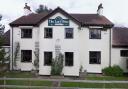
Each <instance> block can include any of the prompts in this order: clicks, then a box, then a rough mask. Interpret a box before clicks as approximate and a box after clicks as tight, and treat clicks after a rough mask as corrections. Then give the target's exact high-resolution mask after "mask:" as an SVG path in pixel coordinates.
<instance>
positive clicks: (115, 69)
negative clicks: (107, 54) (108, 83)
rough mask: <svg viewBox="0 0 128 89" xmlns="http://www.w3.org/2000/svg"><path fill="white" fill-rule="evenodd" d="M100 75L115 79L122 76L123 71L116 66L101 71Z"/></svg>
mask: <svg viewBox="0 0 128 89" xmlns="http://www.w3.org/2000/svg"><path fill="white" fill-rule="evenodd" d="M102 73H103V74H104V75H107V76H115V77H117V76H122V75H123V70H122V69H121V68H120V67H119V66H118V65H114V66H112V67H106V68H104V69H102Z"/></svg>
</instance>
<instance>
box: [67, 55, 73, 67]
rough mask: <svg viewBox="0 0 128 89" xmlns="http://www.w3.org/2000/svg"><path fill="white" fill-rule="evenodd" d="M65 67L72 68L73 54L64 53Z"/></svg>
mask: <svg viewBox="0 0 128 89" xmlns="http://www.w3.org/2000/svg"><path fill="white" fill-rule="evenodd" d="M65 66H73V52H65Z"/></svg>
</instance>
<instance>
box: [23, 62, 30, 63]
mask: <svg viewBox="0 0 128 89" xmlns="http://www.w3.org/2000/svg"><path fill="white" fill-rule="evenodd" d="M21 63H32V62H21Z"/></svg>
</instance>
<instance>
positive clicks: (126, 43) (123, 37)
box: [112, 27, 128, 47]
mask: <svg viewBox="0 0 128 89" xmlns="http://www.w3.org/2000/svg"><path fill="white" fill-rule="evenodd" d="M112 33H113V35H112V37H113V38H112V45H113V47H128V28H126V27H114V28H113V30H112Z"/></svg>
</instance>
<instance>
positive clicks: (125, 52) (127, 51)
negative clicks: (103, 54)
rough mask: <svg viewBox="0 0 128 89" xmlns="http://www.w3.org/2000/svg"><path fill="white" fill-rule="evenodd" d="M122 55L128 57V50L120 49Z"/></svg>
mask: <svg viewBox="0 0 128 89" xmlns="http://www.w3.org/2000/svg"><path fill="white" fill-rule="evenodd" d="M120 56H122V57H128V50H120Z"/></svg>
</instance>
